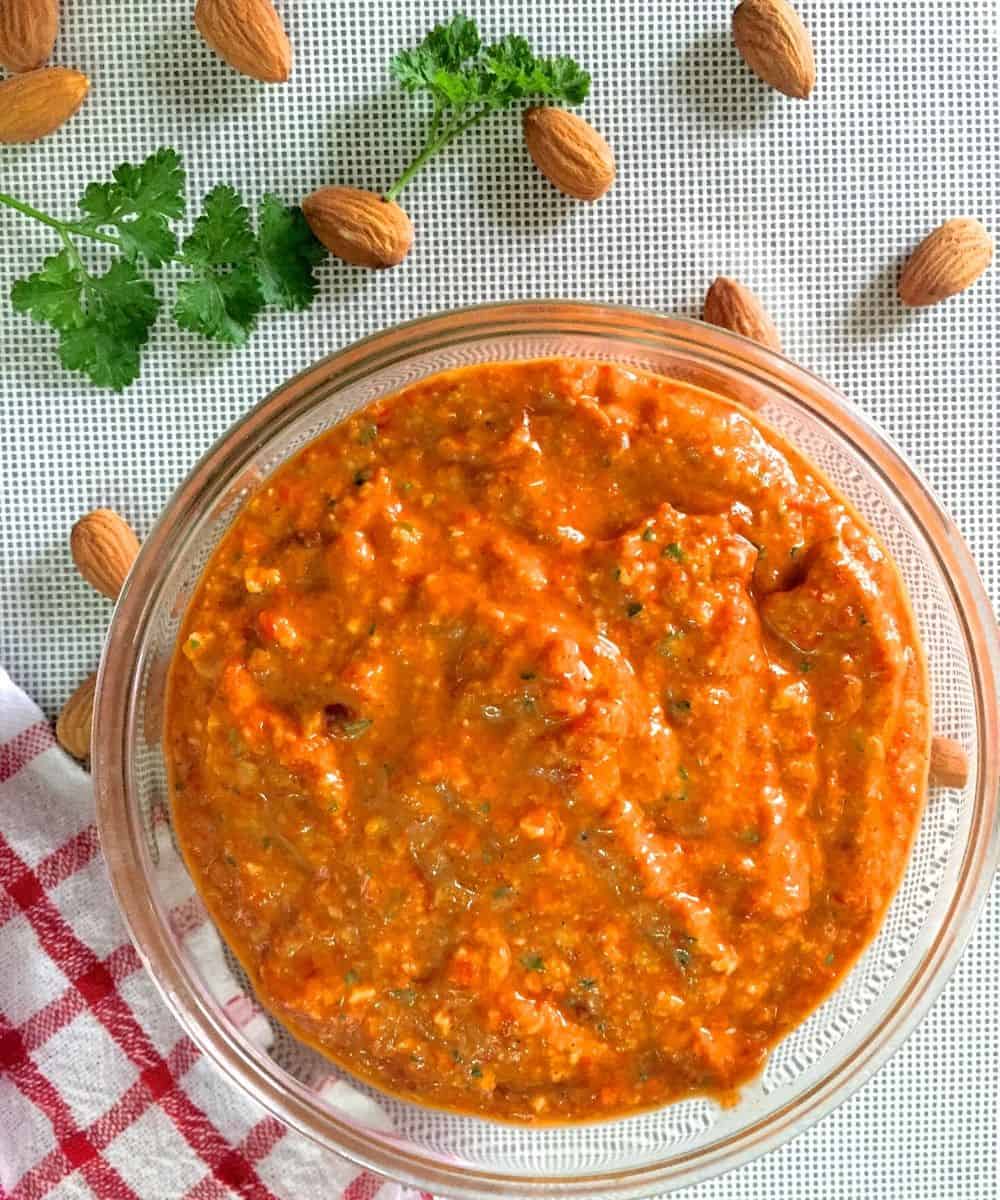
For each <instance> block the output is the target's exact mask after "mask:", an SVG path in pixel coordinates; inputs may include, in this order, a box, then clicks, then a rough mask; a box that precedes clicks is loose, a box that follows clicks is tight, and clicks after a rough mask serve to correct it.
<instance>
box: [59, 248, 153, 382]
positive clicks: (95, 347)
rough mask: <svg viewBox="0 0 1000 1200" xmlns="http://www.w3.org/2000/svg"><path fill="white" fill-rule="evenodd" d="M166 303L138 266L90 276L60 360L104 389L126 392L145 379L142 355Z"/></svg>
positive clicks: (121, 264)
mask: <svg viewBox="0 0 1000 1200" xmlns="http://www.w3.org/2000/svg"><path fill="white" fill-rule="evenodd" d="M159 309H160V302H159V300H158V299H157V298H156V294H155V292H154V291H153V285H152V284H151V283H150V282H149V281H148V280H147V279H143V278H141V277H140V276H139V274H138V272H137V271H136V268H135V266H134V264H133V263H130V262H126V261H125V260H123V259H119V260H118V261H117V262H114V263H112V265H111V267H110V268H109V269H108V271H107V272H106V273H105V274H104V275H101V276H98V277H91V276H84V277H83V279H82V284H81V291H80V310H79V317H78V318H77V319H76V320H74V322H73V323H72V324H71V325H64V326H63V327H62V333H61V337H60V339H59V360H60V362H61V363H62V364H63V366H64V367H66V368H67V369H68V370H70V371H82V372H83V373H84V374H85V375H87V376H88V378H89V379H90V380H91V381H92V382H93V383H95V384H97V386H98V387H107V388H112V389H113V390H114V391H121V390H122V388H124V387H127V386H128V384H130V383H131V382H132V381H133V380H134V379H135V378H136V376H137V375H138V374H139V351H140V349H141V348H142V346H144V345H145V343H146V339H147V338H148V336H149V329H150V326H151V325H152V324H153V322H154V321H155V320H156V314H157V313H158V312H159Z"/></svg>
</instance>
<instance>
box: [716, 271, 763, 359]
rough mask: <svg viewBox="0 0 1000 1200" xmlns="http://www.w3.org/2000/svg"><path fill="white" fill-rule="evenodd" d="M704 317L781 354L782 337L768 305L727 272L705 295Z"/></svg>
mask: <svg viewBox="0 0 1000 1200" xmlns="http://www.w3.org/2000/svg"><path fill="white" fill-rule="evenodd" d="M702 320H703V321H707V322H708V324H709V325H719V326H720V327H721V328H722V329H730V330H732V332H733V333H740V334H742V335H743V337H745V338H750V340H751V341H754V342H759V343H760V344H761V345H762V346H767V347H769V348H770V349H771V350H777V351H778V353H779V354H780V353H781V336H780V335H779V333H778V330H777V327H776V326H775V324H774V322H773V321H772V320H771V318H770V317H769V316H768V315H767V310H766V309H765V308H764V305H763V304H761V302H760V300H759V299H758V298H757V296H755V295H754V293H753V292H751V291H750V289H749V288H748V287H746V286H745V285H744V284H742V283H740V282H739V281H738V280H736V279H728V278H727V277H726V276H725V275H720V276H719V278H718V279H716V281H715V283H713V284H712V286H711V287H710V288H709V289H708V294H707V295H706V296H705V307H704V308H703V310H702Z"/></svg>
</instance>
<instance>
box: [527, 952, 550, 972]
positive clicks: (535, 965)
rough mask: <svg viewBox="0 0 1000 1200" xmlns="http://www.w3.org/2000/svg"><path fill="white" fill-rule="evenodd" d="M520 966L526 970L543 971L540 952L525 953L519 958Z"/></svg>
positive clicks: (542, 960)
mask: <svg viewBox="0 0 1000 1200" xmlns="http://www.w3.org/2000/svg"><path fill="white" fill-rule="evenodd" d="M521 966H522V967H524V969H525V970H526V971H544V970H545V960H544V959H543V958H542V956H541V955H540V954H525V955H524V957H523V958H522V959H521Z"/></svg>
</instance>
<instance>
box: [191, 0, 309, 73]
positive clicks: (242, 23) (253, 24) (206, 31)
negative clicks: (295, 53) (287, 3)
mask: <svg viewBox="0 0 1000 1200" xmlns="http://www.w3.org/2000/svg"><path fill="white" fill-rule="evenodd" d="M194 23H195V25H196V26H197V28H198V32H199V33H200V34H201V36H202V37H203V38H204V39H205V41H206V42H207V43H208V44H209V46H211V48H212V49H213V50H214V51H215V53H216V54H218V56H219V57H220V58H221V59H224V60H225V61H226V62H227V63H229V65H230V66H231V67H233V68H235V70H237V71H239V72H240V74H242V75H249V76H250V78H251V79H259V80H260V81H261V83H284V82H285V80H286V79H287V78H288V76H289V75H290V74H291V71H292V47H291V43H290V42H289V40H288V34H287V33H285V27H284V25H282V23H281V18H280V17H279V16H278V14H277V12H276V11H275V8H274V5H273V4H272V3H271V0H198V3H197V4H196V5H195V9H194Z"/></svg>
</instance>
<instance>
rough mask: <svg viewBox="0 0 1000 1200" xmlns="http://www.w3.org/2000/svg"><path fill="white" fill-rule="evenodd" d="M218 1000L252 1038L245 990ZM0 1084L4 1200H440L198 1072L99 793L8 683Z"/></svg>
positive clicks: (4, 687) (3, 750)
mask: <svg viewBox="0 0 1000 1200" xmlns="http://www.w3.org/2000/svg"><path fill="white" fill-rule="evenodd" d="M197 935H198V930H197V929H195V928H189V936H197ZM214 984H215V987H214V988H213V990H215V991H216V994H219V991H220V990H224V989H225V988H226V987H227V986H228V987H229V989H230V990H231V992H232V995H231V996H230V998H229V1002H228V1005H227V1007H229V1010H230V1012H235V1013H237V1014H238V1013H239V1012H241V1011H242V1012H245V1014H246V1021H247V1023H248V1028H247V1033H248V1035H249V1036H253V1033H254V1030H253V1029H252V1028H250V1023H252V1022H254V1021H259V1019H260V1018H259V1016H258V1015H257V1014H256V1010H255V1009H254V1007H253V1006H252V1005H251V1004H250V1003H249V1001H248V999H247V997H246V996H245V995H243V994H242V993H241V992H240V991H239V989H238V987H237V985H236V982H235V980H234V979H232V978H231V977H229V978H228V979H227V980H215V981H214ZM261 1024H264V1025H266V1022H261ZM261 1036H266V1034H265V1033H264V1032H263V1031H262V1032H261ZM0 1073H2V1074H0V1197H3V1198H4V1200H37V1198H39V1197H42V1196H53V1197H58V1198H59V1200H66V1198H72V1197H80V1196H98V1197H100V1200H179V1198H180V1197H184V1198H185V1200H228V1198H229V1197H233V1196H246V1197H252V1198H253V1200H272V1198H273V1200H278V1198H279V1197H280V1198H281V1200H288V1198H291V1197H294V1200H311V1198H313V1197H316V1198H318V1197H323V1200H336V1198H337V1197H342V1200H373V1198H374V1197H375V1196H378V1198H379V1200H418V1198H420V1197H422V1198H423V1200H430V1197H428V1196H427V1194H426V1193H417V1192H414V1191H412V1190H410V1189H407V1188H401V1187H399V1186H397V1185H395V1184H391V1183H384V1182H383V1181H382V1180H380V1179H377V1178H375V1177H374V1176H372V1175H369V1174H362V1175H360V1176H359V1175H358V1174H357V1172H356V1170H355V1169H354V1168H352V1167H351V1166H349V1165H348V1164H347V1163H345V1162H343V1161H341V1160H339V1159H336V1158H334V1157H332V1156H331V1155H328V1154H325V1153H324V1152H322V1151H320V1150H319V1149H318V1148H317V1147H315V1146H313V1145H312V1144H311V1143H308V1142H306V1141H305V1139H303V1138H301V1137H299V1136H298V1135H297V1134H295V1133H293V1132H292V1131H291V1130H289V1129H287V1128H286V1127H285V1126H284V1125H282V1124H281V1123H280V1122H279V1121H277V1120H275V1118H274V1117H270V1116H267V1115H265V1114H264V1112H263V1111H262V1110H261V1109H260V1108H258V1107H257V1106H256V1105H255V1103H254V1102H253V1101H252V1100H250V1099H249V1098H248V1097H245V1096H243V1095H242V1094H241V1093H239V1092H238V1091H236V1090H235V1089H234V1088H233V1087H232V1086H231V1085H229V1084H227V1083H226V1082H225V1080H223V1079H222V1077H221V1076H219V1075H218V1074H217V1073H216V1072H215V1070H214V1068H213V1067H212V1066H211V1065H210V1064H209V1063H208V1062H207V1061H206V1060H205V1059H204V1058H202V1056H201V1055H200V1053H199V1051H198V1050H197V1049H196V1047H195V1045H194V1043H193V1042H192V1041H191V1040H190V1038H188V1037H187V1036H186V1035H185V1034H184V1033H183V1032H182V1031H181V1029H180V1027H179V1026H178V1025H177V1023H176V1022H175V1021H174V1019H173V1017H172V1016H171V1015H170V1013H169V1012H168V1011H167V1009H166V1008H165V1007H164V1005H163V1003H162V1001H161V1000H160V997H159V995H158V993H157V992H156V989H155V988H154V986H153V984H152V982H151V980H150V979H149V978H148V977H147V976H146V974H145V972H144V971H143V970H142V969H141V963H140V962H139V957H138V955H137V954H136V952H135V949H134V947H133V946H132V943H131V942H130V941H129V940H128V936H127V934H126V932H125V928H124V926H123V924H122V922H121V919H120V918H119V916H118V911H117V908H116V906H115V903H114V900H113V898H112V896H111V891H110V887H109V884H108V880H107V877H106V874H105V871H104V864H103V862H102V859H101V853H100V846H99V843H98V839H97V829H96V827H95V825H94V802H93V796H92V793H91V785H90V778H89V776H87V775H86V774H85V773H84V772H83V771H82V770H80V768H79V767H78V766H76V764H75V763H73V762H71V761H70V760H69V759H68V758H67V757H66V755H65V754H64V753H63V752H62V750H61V749H59V747H58V746H57V745H56V744H55V742H54V739H53V736H52V730H51V727H50V725H49V724H48V722H47V721H46V720H45V718H44V717H43V715H42V713H41V711H40V710H39V709H38V708H37V707H36V706H35V705H34V704H33V703H32V702H31V701H30V700H29V699H28V698H27V697H26V696H25V695H24V693H23V692H21V691H19V690H18V688H16V687H15V686H14V685H13V683H12V682H11V681H10V678H9V677H8V675H7V674H6V672H4V671H3V670H0Z"/></svg>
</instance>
